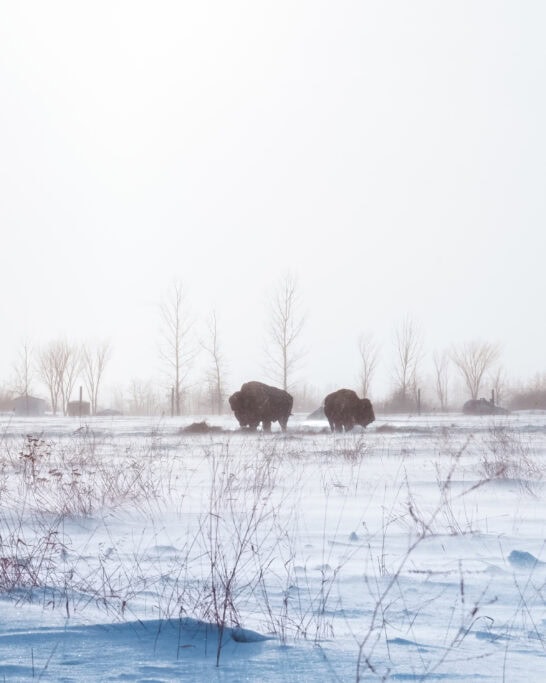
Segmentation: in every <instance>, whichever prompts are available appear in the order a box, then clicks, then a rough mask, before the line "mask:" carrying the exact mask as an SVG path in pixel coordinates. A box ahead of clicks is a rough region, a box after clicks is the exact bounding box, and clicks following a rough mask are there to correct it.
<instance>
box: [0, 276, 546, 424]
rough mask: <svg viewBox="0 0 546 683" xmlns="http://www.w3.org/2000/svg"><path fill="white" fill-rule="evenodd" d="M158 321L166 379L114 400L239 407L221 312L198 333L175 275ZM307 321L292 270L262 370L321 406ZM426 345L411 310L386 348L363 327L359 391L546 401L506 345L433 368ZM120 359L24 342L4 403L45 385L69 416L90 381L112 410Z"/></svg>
mask: <svg viewBox="0 0 546 683" xmlns="http://www.w3.org/2000/svg"><path fill="white" fill-rule="evenodd" d="M158 318H159V325H158V330H159V332H158V342H159V343H158V359H159V361H160V366H161V368H162V376H161V379H159V378H156V379H137V378H133V379H132V380H131V381H130V382H129V383H128V385H127V386H125V387H115V388H114V389H113V391H112V396H111V398H110V399H109V401H108V403H107V407H110V408H116V409H117V410H119V411H121V412H124V413H129V414H134V415H156V414H173V415H182V414H189V413H222V412H224V411H226V410H229V406H228V405H227V395H228V393H230V392H228V390H227V387H228V377H229V366H228V361H227V358H226V354H225V350H224V343H223V342H224V337H223V329H222V325H221V319H220V317H219V316H218V315H217V312H216V311H212V312H210V314H209V315H208V316H207V318H206V320H205V322H204V325H203V326H202V329H203V331H202V334H201V335H200V336H199V337H198V336H197V335H195V329H196V320H195V318H194V316H193V314H192V311H191V308H190V306H189V302H188V297H187V293H186V290H185V289H184V287H183V285H182V283H181V282H179V281H175V282H173V283H172V284H171V286H170V287H169V289H168V290H167V291H166V292H165V293H164V294H163V296H162V298H161V300H160V303H159V306H158ZM305 321H306V320H305V315H304V313H303V308H302V300H301V291H300V288H299V283H298V280H297V277H296V276H295V275H294V273H292V272H289V271H288V272H285V273H283V274H282V275H281V276H280V277H279V279H278V281H277V282H276V283H275V284H274V286H273V287H272V289H271V291H270V293H269V295H268V309H267V317H266V323H267V324H266V330H265V334H264V342H265V348H264V363H263V367H262V377H263V379H265V380H268V381H269V382H270V383H272V384H275V385H276V386H279V387H281V388H283V389H285V390H287V391H290V392H291V393H292V394H293V396H294V399H295V401H294V407H295V409H296V410H299V411H305V410H309V411H311V410H313V409H314V408H316V407H317V406H318V405H320V403H321V401H322V398H323V394H324V392H323V391H322V390H321V389H320V388H318V387H316V386H313V385H310V384H308V383H306V382H305V381H304V379H303V377H302V374H301V368H302V364H303V361H304V360H305V356H306V353H307V349H306V348H305V347H304V346H303V344H302V337H303V330H304V326H305ZM424 349H425V347H424V335H423V332H422V330H421V328H420V326H419V324H418V323H417V322H416V321H415V320H413V319H412V318H411V317H409V316H407V317H406V318H404V319H403V320H402V321H401V322H400V323H399V324H398V325H397V326H396V327H395V328H394V329H393V332H392V343H391V345H390V346H389V345H386V346H385V345H380V344H379V342H378V341H377V339H376V338H375V336H374V335H373V333H371V332H362V333H361V334H360V335H359V336H358V338H357V339H356V340H355V355H356V359H357V361H356V363H355V378H354V386H353V387H349V388H354V389H355V390H357V391H359V392H360V394H361V395H362V396H365V397H368V398H372V399H374V404H375V405H376V407H377V408H378V409H379V410H383V411H389V412H414V411H415V410H416V409H418V407H421V408H422V409H423V410H431V409H436V410H440V411H448V410H450V409H453V408H455V409H460V406H461V401H462V400H466V399H468V398H472V399H476V398H479V397H481V396H482V395H483V394H486V395H487V397H489V396H490V395H491V396H492V397H494V400H495V402H496V403H497V404H502V403H508V404H509V405H508V407H511V408H514V409H516V408H546V376H537V377H536V378H535V379H534V381H533V383H531V384H530V385H529V386H520V387H518V388H517V390H516V389H512V390H511V391H509V388H508V382H507V379H506V375H505V372H504V369H503V368H502V366H501V365H500V364H499V358H500V347H499V345H498V344H495V343H491V342H486V341H478V340H469V341H467V342H464V343H461V344H458V345H453V346H451V347H450V348H447V349H441V350H435V351H434V352H433V354H432V359H431V361H432V362H431V363H430V364H429V368H428V370H427V369H426V367H425V363H424V361H425V351H424ZM385 355H388V357H389V359H390V366H389V367H390V376H391V389H390V391H389V393H388V394H387V395H386V397H384V398H383V399H382V400H379V397H377V396H374V393H375V392H374V386H375V380H376V376H377V370H378V368H379V367H380V366H381V363H382V362H383V363H384V356H385ZM198 356H199V361H198V360H197V357H198ZM111 357H112V347H111V344H110V342H109V341H107V340H102V341H100V342H96V343H85V344H76V343H72V342H69V341H67V340H66V339H62V338H59V339H56V340H52V341H50V342H49V343H47V344H45V345H43V346H41V347H34V345H33V344H32V341H31V340H28V339H27V340H23V341H22V343H21V346H20V351H19V353H18V355H17V357H16V359H15V360H14V363H13V376H12V379H11V381H10V382H8V383H7V384H6V385H4V387H3V388H0V410H6V409H8V408H7V407H6V406H7V405H9V403H10V401H11V400H12V399H13V397H14V396H29V395H32V394H34V393H35V392H39V393H42V395H44V394H45V395H47V399H48V403H49V405H50V409H51V412H52V413H53V414H54V415H56V414H63V415H66V414H67V412H68V404H69V402H70V401H71V400H74V399H75V398H77V397H78V396H77V394H78V390H79V387H82V389H83V392H84V397H85V400H86V401H88V402H89V404H90V412H91V413H92V414H96V413H97V412H98V411H99V409H100V408H101V407H105V406H104V404H102V403H101V391H102V390H103V388H104V386H103V385H104V377H105V373H106V370H107V366H108V363H109V361H110V359H111ZM197 367H199V368H200V369H201V373H202V374H201V376H200V377H196V376H195V369H196V368H197ZM248 379H256V378H248ZM333 388H334V389H336V388H339V387H337V386H336V387H333Z"/></svg>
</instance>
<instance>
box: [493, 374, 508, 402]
mask: <svg viewBox="0 0 546 683" xmlns="http://www.w3.org/2000/svg"><path fill="white" fill-rule="evenodd" d="M488 379H489V382H490V383H491V390H492V391H493V399H494V402H495V403H496V404H497V405H501V404H502V403H504V399H505V395H506V389H507V386H508V381H507V379H506V372H505V370H504V368H503V367H502V366H499V367H498V368H496V369H495V370H494V371H493V372H492V373H491V374H490V375H489V377H488Z"/></svg>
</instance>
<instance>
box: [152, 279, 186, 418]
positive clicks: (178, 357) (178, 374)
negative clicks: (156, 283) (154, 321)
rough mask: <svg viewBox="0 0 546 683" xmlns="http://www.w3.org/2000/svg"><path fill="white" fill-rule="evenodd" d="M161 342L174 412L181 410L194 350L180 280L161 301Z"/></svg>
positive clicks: (178, 412)
mask: <svg viewBox="0 0 546 683" xmlns="http://www.w3.org/2000/svg"><path fill="white" fill-rule="evenodd" d="M160 315H161V330H160V332H161V345H160V350H159V355H160V358H161V360H162V361H163V363H164V365H165V367H166V369H167V374H168V380H169V386H170V387H171V389H172V392H173V399H174V414H175V415H180V414H181V410H182V383H183V381H184V379H185V378H186V376H187V373H188V369H189V363H190V361H191V359H192V358H193V355H194V353H193V351H192V349H191V348H190V346H189V334H190V330H191V328H192V324H193V323H192V320H191V318H190V316H189V314H188V311H187V305H186V296H185V292H184V290H183V288H182V285H181V283H180V282H174V283H173V285H172V286H171V289H170V290H169V292H168V293H167V295H166V296H165V298H164V299H163V301H162V303H161V304H160Z"/></svg>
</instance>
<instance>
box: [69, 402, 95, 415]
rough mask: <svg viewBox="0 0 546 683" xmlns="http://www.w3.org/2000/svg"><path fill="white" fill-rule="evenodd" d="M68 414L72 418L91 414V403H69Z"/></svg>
mask: <svg viewBox="0 0 546 683" xmlns="http://www.w3.org/2000/svg"><path fill="white" fill-rule="evenodd" d="M68 414H69V416H70V417H84V416H86V415H90V414H91V404H90V403H89V401H69V402H68Z"/></svg>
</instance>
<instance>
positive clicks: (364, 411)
mask: <svg viewBox="0 0 546 683" xmlns="http://www.w3.org/2000/svg"><path fill="white" fill-rule="evenodd" d="M324 414H325V415H326V417H327V418H328V422H329V423H330V429H331V430H332V431H333V432H334V431H336V432H341V431H342V429H345V431H346V432H348V431H349V430H351V429H352V428H353V427H354V426H355V424H356V425H360V426H362V427H366V425H369V424H370V422H373V421H374V420H375V415H374V412H373V407H372V404H371V402H370V400H369V399H367V398H358V396H357V395H356V393H355V392H354V391H352V390H351V389H338V390H337V391H334V392H333V393H332V394H328V396H326V398H325V399H324Z"/></svg>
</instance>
